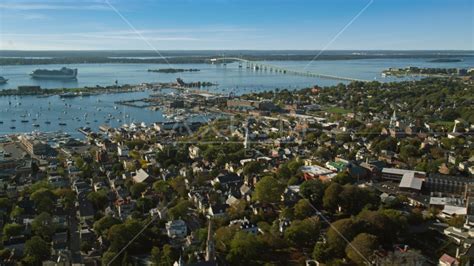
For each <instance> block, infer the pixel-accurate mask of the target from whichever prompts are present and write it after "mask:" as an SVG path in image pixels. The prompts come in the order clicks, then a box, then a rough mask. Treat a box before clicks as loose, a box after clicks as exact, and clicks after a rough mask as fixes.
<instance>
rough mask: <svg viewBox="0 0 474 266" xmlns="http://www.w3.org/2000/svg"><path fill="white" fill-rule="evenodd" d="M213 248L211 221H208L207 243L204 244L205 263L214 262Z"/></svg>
mask: <svg viewBox="0 0 474 266" xmlns="http://www.w3.org/2000/svg"><path fill="white" fill-rule="evenodd" d="M215 253H216V252H215V247H214V235H213V232H212V220H211V219H209V226H208V228H207V243H206V261H214V260H215V258H216V254H215Z"/></svg>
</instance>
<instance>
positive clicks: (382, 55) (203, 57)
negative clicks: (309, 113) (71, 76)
mask: <svg viewBox="0 0 474 266" xmlns="http://www.w3.org/2000/svg"><path fill="white" fill-rule="evenodd" d="M222 52H223V51H212V50H209V51H165V52H163V57H158V56H157V55H156V52H154V51H8V50H0V65H46V64H62V65H64V64H107V63H112V64H167V63H169V64H203V63H212V62H211V59H215V58H216V57H220V54H222ZM318 53H319V51H295V50H281V51H280V50H272V51H251V50H242V51H240V50H228V51H225V54H226V57H229V58H234V59H235V58H241V59H246V60H249V61H309V60H357V59H387V58H390V59H402V58H405V59H417V58H418V59H425V60H436V58H438V59H440V60H441V59H456V60H458V59H459V58H460V57H472V56H473V54H472V53H466V52H463V51H458V52H452V54H448V53H443V52H442V51H403V52H401V51H383V52H381V51H325V52H324V53H323V54H321V55H320V56H318V57H317V58H316V59H315V55H317V54H318ZM441 57H442V58H441ZM232 62H235V60H233V59H228V60H226V63H232Z"/></svg>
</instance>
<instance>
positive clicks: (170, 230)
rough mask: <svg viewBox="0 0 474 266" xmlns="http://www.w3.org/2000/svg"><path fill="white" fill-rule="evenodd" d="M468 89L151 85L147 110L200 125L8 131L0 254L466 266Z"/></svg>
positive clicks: (470, 154) (473, 88)
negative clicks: (237, 89)
mask: <svg viewBox="0 0 474 266" xmlns="http://www.w3.org/2000/svg"><path fill="white" fill-rule="evenodd" d="M178 83H179V82H178ZM178 85H179V84H178ZM143 86H145V85H143ZM145 87H146V86H145ZM111 89H112V88H111ZM128 89H133V88H127V90H128ZM97 90H98V89H97ZM58 93H64V92H59V91H58ZM473 96H474V81H473V80H472V77H471V76H466V77H457V76H455V77H454V76H453V77H449V78H425V79H422V80H417V81H402V82H392V83H379V82H376V81H374V82H359V81H355V82H351V83H348V84H342V83H341V84H339V85H336V86H330V87H319V86H314V87H310V88H306V89H301V90H295V91H289V90H286V89H283V90H275V91H268V92H255V93H247V94H243V95H239V96H237V95H233V94H229V95H224V94H218V93H206V92H204V91H197V90H196V91H186V90H183V91H181V92H180V93H177V94H172V95H171V96H170V95H166V94H164V93H163V92H161V89H160V88H158V90H157V91H156V92H155V94H153V95H152V96H151V97H150V98H149V99H146V101H145V102H146V103H147V105H146V106H145V107H146V108H154V107H156V108H158V107H160V108H162V107H163V106H165V107H166V109H167V110H169V111H170V113H172V114H174V113H176V112H175V111H173V110H178V109H179V110H184V112H183V113H186V114H192V113H196V114H197V115H203V114H206V116H205V118H206V120H199V121H192V120H189V119H188V118H190V117H189V115H188V116H187V117H184V118H181V119H174V118H173V119H169V120H168V121H161V122H158V121H157V122H155V123H149V124H146V123H142V122H137V123H130V124H123V125H122V126H120V127H111V126H109V125H106V124H104V125H102V126H101V127H100V129H99V130H97V131H95V130H92V129H90V128H84V127H82V126H81V125H78V129H80V130H81V132H82V133H83V135H84V137H83V138H82V139H80V138H79V139H78V138H72V137H71V136H69V135H68V134H67V133H45V132H43V133H42V132H33V133H24V134H23V133H22V134H10V135H5V136H2V137H1V138H0V182H1V183H2V186H0V210H1V213H2V215H1V216H0V224H1V225H2V231H1V235H2V246H1V247H2V249H1V250H0V258H1V260H2V263H3V265H16V264H18V263H22V264H24V265H48V266H49V265H51V266H52V265H176V266H181V265H354V264H355V265H367V264H369V265H371V264H376V265H438V264H439V265H461V264H462V265H470V264H472V263H474V246H473V243H474V143H473V141H474V134H473V133H474V108H473V106H474V98H473ZM141 101H143V100H141ZM135 102H136V101H134V100H132V101H124V102H120V103H117V104H128V105H132V106H133V105H134V104H135ZM135 107H136V108H143V106H135ZM210 113H212V114H214V115H209V114H210Z"/></svg>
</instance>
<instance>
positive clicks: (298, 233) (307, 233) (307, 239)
mask: <svg viewBox="0 0 474 266" xmlns="http://www.w3.org/2000/svg"><path fill="white" fill-rule="evenodd" d="M320 228H321V225H320V223H319V221H318V220H316V219H314V218H307V219H304V220H302V221H300V220H294V221H293V222H292V223H291V225H290V227H288V228H287V229H286V230H285V239H286V240H287V241H288V242H289V243H290V244H291V245H293V246H295V247H298V248H303V247H312V246H314V244H316V241H317V240H318V238H319V231H320Z"/></svg>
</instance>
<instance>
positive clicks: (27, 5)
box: [0, 2, 110, 11]
mask: <svg viewBox="0 0 474 266" xmlns="http://www.w3.org/2000/svg"><path fill="white" fill-rule="evenodd" d="M0 9H4V10H23V11H25V10H110V7H108V6H106V5H103V4H97V3H93V2H89V3H87V2H85V3H84V4H77V3H76V4H73V3H70V2H66V3H56V2H47V3H34V2H22V3H18V2H6V3H0Z"/></svg>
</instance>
